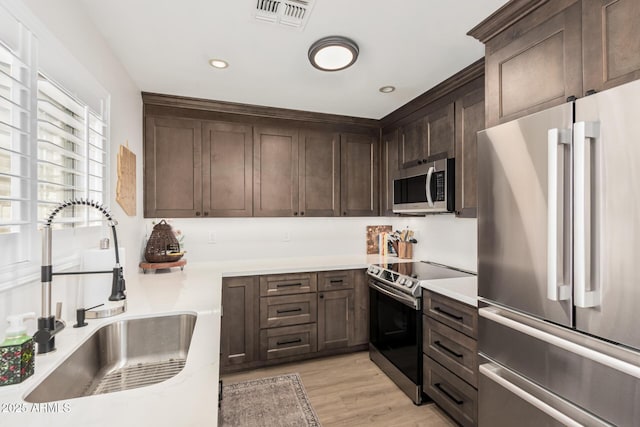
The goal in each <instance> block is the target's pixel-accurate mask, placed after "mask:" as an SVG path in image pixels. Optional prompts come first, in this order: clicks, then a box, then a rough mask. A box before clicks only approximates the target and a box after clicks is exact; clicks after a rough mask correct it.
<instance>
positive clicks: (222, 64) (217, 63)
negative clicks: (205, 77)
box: [209, 59, 229, 68]
mask: <svg viewBox="0 0 640 427" xmlns="http://www.w3.org/2000/svg"><path fill="white" fill-rule="evenodd" d="M209 65H211V66H212V67H214V68H227V67H228V66H229V63H228V62H227V61H224V60H222V59H210V60H209Z"/></svg>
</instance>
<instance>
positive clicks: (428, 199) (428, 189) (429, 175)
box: [424, 166, 434, 208]
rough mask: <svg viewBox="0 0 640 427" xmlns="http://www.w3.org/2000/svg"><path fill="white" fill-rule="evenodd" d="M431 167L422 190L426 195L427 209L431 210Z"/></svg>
mask: <svg viewBox="0 0 640 427" xmlns="http://www.w3.org/2000/svg"><path fill="white" fill-rule="evenodd" d="M433 170H434V168H433V166H431V167H430V168H429V171H428V172H427V182H426V183H425V186H424V190H425V192H426V194H427V203H428V204H429V207H430V208H432V207H433V198H432V197H431V177H432V176H433Z"/></svg>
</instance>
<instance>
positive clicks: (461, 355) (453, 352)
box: [433, 340, 464, 359]
mask: <svg viewBox="0 0 640 427" xmlns="http://www.w3.org/2000/svg"><path fill="white" fill-rule="evenodd" d="M433 343H434V344H435V345H437V346H438V347H440V348H441V349H443V350H444V351H446V352H447V353H450V354H452V355H454V356H455V357H457V358H460V359H462V357H463V356H464V354H460V353H457V352H455V351H453V350H451V349H450V348H449V347H447V346H446V345H444V344H442V343H441V342H440V341H439V340H438V341H434V342H433Z"/></svg>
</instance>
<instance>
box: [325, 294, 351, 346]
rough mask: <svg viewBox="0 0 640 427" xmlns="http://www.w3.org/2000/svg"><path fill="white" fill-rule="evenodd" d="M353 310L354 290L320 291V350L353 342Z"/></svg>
mask: <svg viewBox="0 0 640 427" xmlns="http://www.w3.org/2000/svg"><path fill="white" fill-rule="evenodd" d="M353 310H354V307H353V290H351V289H349V290H344V291H327V292H318V351H322V350H330V349H335V348H343V347H348V346H349V345H350V344H351V341H352V328H351V327H350V323H349V322H350V321H352V319H353Z"/></svg>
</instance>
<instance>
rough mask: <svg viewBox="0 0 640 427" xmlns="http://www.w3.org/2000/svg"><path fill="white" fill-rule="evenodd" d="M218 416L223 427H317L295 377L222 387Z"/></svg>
mask: <svg viewBox="0 0 640 427" xmlns="http://www.w3.org/2000/svg"><path fill="white" fill-rule="evenodd" d="M220 415H221V417H220V425H221V426H223V427H254V426H255V427H303V426H312V427H316V426H318V427H319V426H320V421H318V416H317V415H316V412H315V411H314V410H313V408H312V407H311V404H310V403H309V398H308V397H307V393H306V392H305V390H304V387H303V386H302V380H301V379H300V375H298V374H286V375H279V376H277V377H271V378H260V379H257V380H249V381H243V382H240V383H235V384H225V385H224V386H223V387H222V408H221V410H220Z"/></svg>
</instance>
